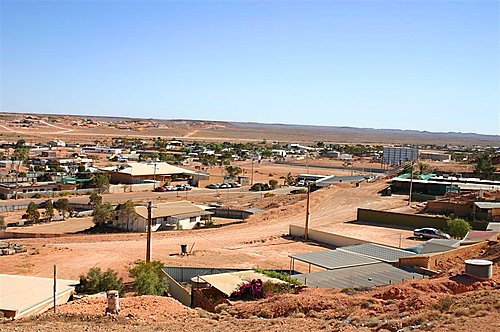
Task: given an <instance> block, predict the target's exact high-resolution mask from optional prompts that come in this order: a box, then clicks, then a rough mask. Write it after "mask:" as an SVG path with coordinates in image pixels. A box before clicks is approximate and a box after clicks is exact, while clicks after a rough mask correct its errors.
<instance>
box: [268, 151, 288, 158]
mask: <svg viewBox="0 0 500 332" xmlns="http://www.w3.org/2000/svg"><path fill="white" fill-rule="evenodd" d="M271 152H272V154H273V156H275V157H280V158H285V157H286V151H285V150H271Z"/></svg>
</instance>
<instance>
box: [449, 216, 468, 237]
mask: <svg viewBox="0 0 500 332" xmlns="http://www.w3.org/2000/svg"><path fill="white" fill-rule="evenodd" d="M471 228H472V227H471V225H470V224H469V223H468V222H467V221H466V220H464V219H453V220H450V221H448V233H449V234H450V236H451V237H454V238H456V239H463V238H464V237H465V236H466V235H467V233H468V232H469V231H470V230H471Z"/></svg>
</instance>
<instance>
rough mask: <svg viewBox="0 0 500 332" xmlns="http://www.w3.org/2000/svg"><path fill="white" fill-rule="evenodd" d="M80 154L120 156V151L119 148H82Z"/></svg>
mask: <svg viewBox="0 0 500 332" xmlns="http://www.w3.org/2000/svg"><path fill="white" fill-rule="evenodd" d="M82 153H84V154H87V153H88V154H98V153H101V154H113V155H115V154H121V153H122V149H120V148H109V147H106V146H84V147H83V148H82Z"/></svg>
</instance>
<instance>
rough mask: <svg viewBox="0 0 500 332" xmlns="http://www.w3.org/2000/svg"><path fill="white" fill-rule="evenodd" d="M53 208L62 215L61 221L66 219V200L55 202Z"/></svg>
mask: <svg viewBox="0 0 500 332" xmlns="http://www.w3.org/2000/svg"><path fill="white" fill-rule="evenodd" d="M54 207H55V208H56V209H57V211H59V213H61V214H62V217H63V220H65V219H66V212H68V211H69V201H68V199H67V198H61V199H58V200H57V201H56V203H55V204H54Z"/></svg>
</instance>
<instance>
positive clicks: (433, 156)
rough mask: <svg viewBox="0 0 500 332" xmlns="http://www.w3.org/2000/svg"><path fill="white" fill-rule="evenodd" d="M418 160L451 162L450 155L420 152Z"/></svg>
mask: <svg viewBox="0 0 500 332" xmlns="http://www.w3.org/2000/svg"><path fill="white" fill-rule="evenodd" d="M420 159H422V160H431V161H444V162H449V161H451V155H450V154H448V153H439V152H428V151H425V152H424V151H421V152H420Z"/></svg>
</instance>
